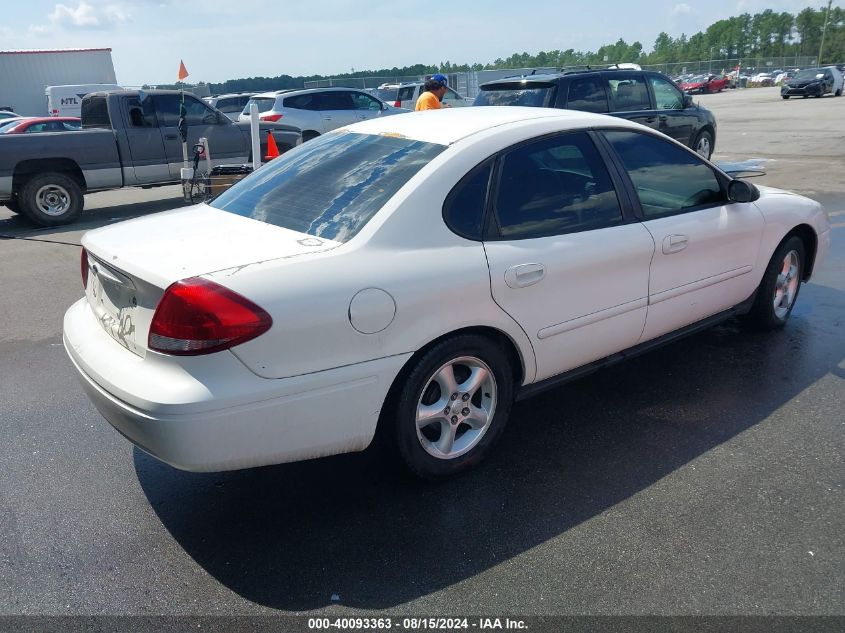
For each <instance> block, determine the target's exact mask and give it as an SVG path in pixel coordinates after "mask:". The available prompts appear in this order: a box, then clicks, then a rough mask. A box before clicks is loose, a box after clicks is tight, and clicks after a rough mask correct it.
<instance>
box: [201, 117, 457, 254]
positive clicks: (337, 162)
mask: <svg viewBox="0 0 845 633" xmlns="http://www.w3.org/2000/svg"><path fill="white" fill-rule="evenodd" d="M444 149H446V146H445V145H437V144H434V143H424V142H422V141H414V140H410V139H406V138H396V137H389V136H381V135H374V134H354V133H350V132H333V133H329V134H324V135H323V136H320V137H318V138H316V139H315V140H313V141H308V142H307V143H305V144H304V145H300V146H299V147H297V148H295V149H293V150H290V151H289V152H285V153H284V154H282V155H281V156H280V157H279V158H277V159H276V160H274V161H273V162H272V163H269V164H268V165H265V166H264V167H262V168H261V170H260V171H258V172H256V173H255V174H253V175H251V176H249V177H248V178H245V179H244V180H242V181H241V182H239V183H237V184H236V185H235V186H233V187H231V188H230V189H228V190H227V191H225V192H224V193H222V194H221V195H220V196H218V197H217V198H215V199H214V200H213V201H212V202H211V206H213V207H215V208H217V209H222V210H224V211H228V212H230V213H235V214H237V215H241V216H244V217H248V218H252V219H254V220H259V221H261V222H267V223H268V224H274V225H276V226H281V227H283V228H286V229H290V230H292V231H299V232H301V233H308V234H309V235H313V236H315V237H321V238H324V239H327V240H334V241H336V242H345V241H347V240H349V239H351V238H353V237H354V236H355V235H356V234H357V233H358V231H360V230H361V228H363V227H364V226H365V225H366V224H367V222H369V221H370V219H371V218H372V217H373V216H374V215H375V214H376V212H377V211H378V210H379V209H381V207H382V206H383V205H384V204H385V203H386V202H387V201H388V200H390V198H392V197H393V195H394V194H395V193H396V192H397V191H399V189H400V188H401V187H402V186H403V185H404V184H405V183H406V182H408V180H410V179H411V178H412V177H413V176H414V174H416V173H417V172H418V171H419V170H420V169H422V168H423V167H424V166H425V165H427V164H428V163H429V162H430V161H431V160H432V159H433V158H434V157H435V156H437V155H438V154H440V152H442V151H443V150H444Z"/></svg>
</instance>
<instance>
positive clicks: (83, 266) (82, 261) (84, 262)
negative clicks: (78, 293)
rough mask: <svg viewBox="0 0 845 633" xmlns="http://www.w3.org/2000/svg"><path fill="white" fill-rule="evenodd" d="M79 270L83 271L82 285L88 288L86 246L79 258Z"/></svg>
mask: <svg viewBox="0 0 845 633" xmlns="http://www.w3.org/2000/svg"><path fill="white" fill-rule="evenodd" d="M79 271H80V272H81V273H82V287H83V288H88V251H86V250H85V249H84V248H83V249H82V255H81V256H80V258H79Z"/></svg>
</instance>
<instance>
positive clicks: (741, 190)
mask: <svg viewBox="0 0 845 633" xmlns="http://www.w3.org/2000/svg"><path fill="white" fill-rule="evenodd" d="M728 198H730V199H731V200H732V201H733V202H754V201H755V200H758V199H759V198H760V190H759V189H757V187H755V186H754V185H752V184H751V183H750V182H746V181H744V180H731V182H730V184H729V185H728Z"/></svg>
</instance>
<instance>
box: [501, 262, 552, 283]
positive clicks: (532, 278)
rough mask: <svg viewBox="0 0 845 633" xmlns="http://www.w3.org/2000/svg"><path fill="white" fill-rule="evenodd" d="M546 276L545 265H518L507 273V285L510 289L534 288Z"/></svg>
mask: <svg viewBox="0 0 845 633" xmlns="http://www.w3.org/2000/svg"><path fill="white" fill-rule="evenodd" d="M545 276H546V268H545V267H544V266H543V264H518V265H516V266H511V267H510V268H508V269H507V270H506V271H505V283H506V284H507V285H508V287H510V288H525V287H526V286H533V285H534V284H536V283H537V282H540V281H542V280H543V277H545Z"/></svg>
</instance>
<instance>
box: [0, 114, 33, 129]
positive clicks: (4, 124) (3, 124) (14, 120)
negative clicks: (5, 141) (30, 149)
mask: <svg viewBox="0 0 845 633" xmlns="http://www.w3.org/2000/svg"><path fill="white" fill-rule="evenodd" d="M29 118H31V117H23V116H16V117H10V118H8V119H0V133H2V132H3V131H5V130H7V129H9V128H10V127H14V126H15V125H17V124H18V123H20V122H21V121H26V120H27V119H29Z"/></svg>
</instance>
